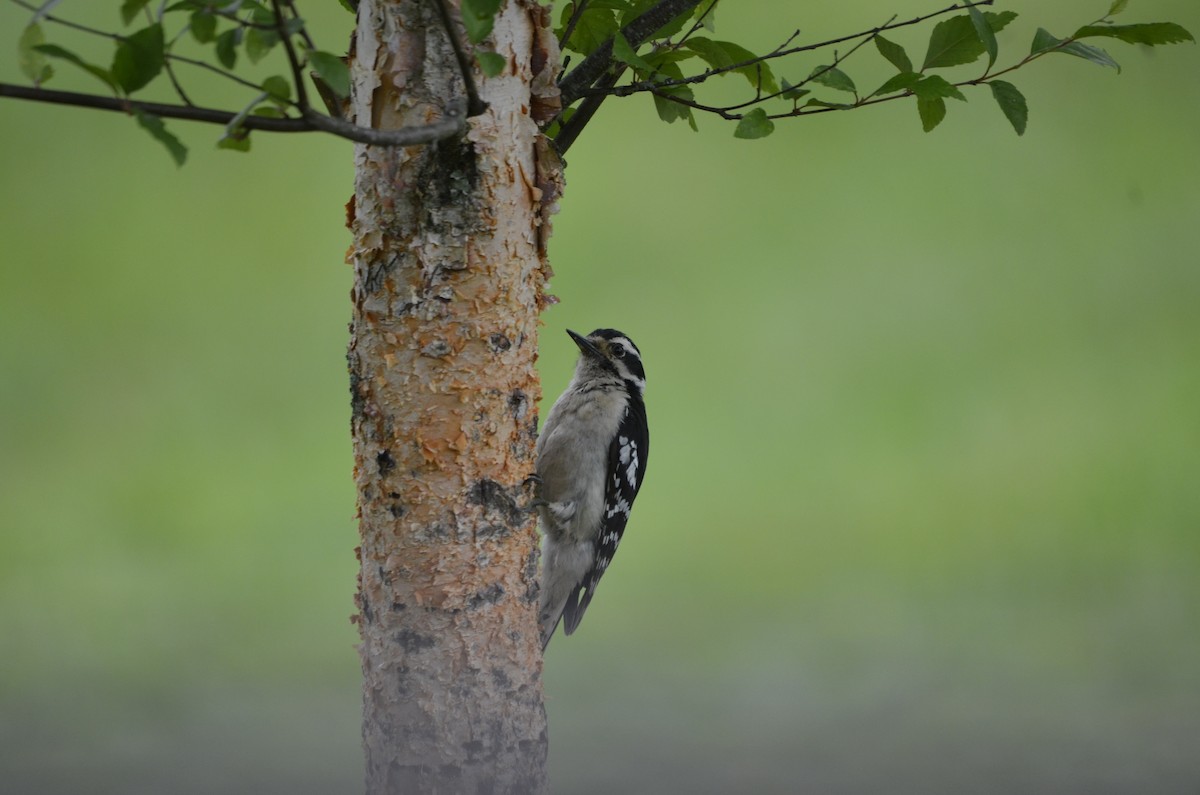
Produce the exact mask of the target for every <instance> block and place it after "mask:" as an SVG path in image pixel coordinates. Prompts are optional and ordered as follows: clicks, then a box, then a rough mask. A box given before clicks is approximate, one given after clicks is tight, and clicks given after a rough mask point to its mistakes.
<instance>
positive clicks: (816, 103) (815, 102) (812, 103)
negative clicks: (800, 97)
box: [804, 99, 854, 108]
mask: <svg viewBox="0 0 1200 795" xmlns="http://www.w3.org/2000/svg"><path fill="white" fill-rule="evenodd" d="M804 107H806V108H853V107H854V106H853V105H851V104H850V103H848V102H826V101H825V100H823V99H810V100H809V101H808V102H805V103H804Z"/></svg>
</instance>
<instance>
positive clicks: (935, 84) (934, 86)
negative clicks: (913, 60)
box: [912, 75, 967, 102]
mask: <svg viewBox="0 0 1200 795" xmlns="http://www.w3.org/2000/svg"><path fill="white" fill-rule="evenodd" d="M912 92H913V93H914V94H916V95H917V97H918V98H919V99H947V98H950V97H953V98H954V99H958V100H962V101H963V102H966V101H967V98H966V97H964V96H963V93H962V92H961V91H959V90H958V86H956V85H954V84H953V83H950V82H949V81H947V80H946V79H945V78H944V77H942V76H941V75H929V76H928V77H923V78H921V79H920V80H918V81H917V82H916V83H915V84H913V87H912Z"/></svg>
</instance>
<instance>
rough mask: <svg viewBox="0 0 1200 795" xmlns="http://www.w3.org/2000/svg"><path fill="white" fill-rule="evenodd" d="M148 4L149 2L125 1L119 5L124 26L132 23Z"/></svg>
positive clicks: (148, 0) (145, 0) (139, 0)
mask: <svg viewBox="0 0 1200 795" xmlns="http://www.w3.org/2000/svg"><path fill="white" fill-rule="evenodd" d="M149 2H150V0H125V2H123V3H121V21H122V22H124V23H125V24H126V25H128V24H129V23H130V22H133V20H135V19H137V15H138V14H140V13H141V12H142V9H143V8H145V7H146V5H147V4H148V3H149Z"/></svg>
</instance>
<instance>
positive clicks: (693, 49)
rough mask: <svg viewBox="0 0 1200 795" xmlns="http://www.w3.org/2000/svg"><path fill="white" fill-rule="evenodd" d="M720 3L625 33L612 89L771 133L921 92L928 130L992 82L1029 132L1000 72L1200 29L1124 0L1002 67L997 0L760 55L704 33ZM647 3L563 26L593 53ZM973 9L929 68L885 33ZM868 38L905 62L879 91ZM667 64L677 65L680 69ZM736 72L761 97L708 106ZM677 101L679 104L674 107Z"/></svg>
mask: <svg viewBox="0 0 1200 795" xmlns="http://www.w3.org/2000/svg"><path fill="white" fill-rule="evenodd" d="M716 2H717V0H704V2H701V3H699V4H697V5H695V6H694V8H692V9H691V10H690V11H688V12H687V13H684V14H681V15H679V16H678V17H677V18H675V19H674V20H672V22H671V23H669V24H668V25H666V26H664V27H663V28H662V29H661V30H659V31H657V32H656V33H654V34H653V35H652V36H650V37H649V38H648V39H647V40H646V41H645V42H643V43H642V45H641V47H639V48H630V47H629V46H628V42H625V41H624V40H622V47H621V49H620V52H619V53H618V52H617V49H616V48H614V57H615V58H616V59H617V61H619V62H620V63H621V64H623V65H624V67H628V69H629V70H630V71H631V72H632V78H631V79H630V80H629V81H628V82H626V83H625V84H623V85H614V86H613V87H612V88H610V89H606V93H609V94H611V95H615V96H629V95H631V94H636V93H650V94H651V95H652V96H653V97H654V100H655V106H656V109H657V111H658V115H659V117H660V118H662V119H663V120H665V121H668V122H673V121H676V120H679V119H685V120H687V121H688V122H689V124H690V125H691V126H692V127H693V129H695V128H696V124H695V118H694V114H695V113H696V112H706V113H710V114H713V115H716V116H719V117H721V118H723V119H728V120H732V121H736V122H737V126H736V128H735V130H734V135H735V137H738V138H762V137H764V136H766V135H769V134H770V133H771V132H772V131H773V130H774V125H773V124H768V122H770V121H771V120H777V119H781V118H789V117H795V116H804V115H809V114H812V113H824V112H828V111H832V110H850V109H853V108H858V107H862V106H865V105H873V104H876V103H879V102H886V101H892V100H896V99H902V98H906V97H913V98H915V99H916V106H917V112H918V115H919V117H920V120H921V125H922V127H923V128H924V129H925V131H926V132H928V131H931V130H933V129H934V128H936V127H937V126H938V125H939V124H941V122H942V121H943V120H944V119H945V117H946V103H945V100H946V99H947V98H953V99H957V100H960V101H966V99H967V96H966V95H965V94H964V93H963V92H962V91H960V90H959V89H961V88H962V87H965V86H984V85H986V86H989V87H990V88H991V94H992V96H993V98H994V99H995V100H996V102H997V104H998V105H999V107H1000V110H1001V111H1002V112H1003V113H1004V115H1005V117H1006V118H1007V119H1008V120H1009V122H1010V123H1012V125H1013V128H1014V129H1015V130H1016V131H1017V133H1018V134H1022V133H1024V131H1025V126H1026V121H1027V119H1028V109H1027V107H1026V102H1025V98H1024V97H1023V96H1022V94H1021V92H1020V91H1019V90H1018V89H1017V87H1016V86H1014V85H1013V84H1012V83H1010V82H1008V81H1004V80H998V78H999V77H1000V76H1001V75H1005V74H1008V73H1009V72H1013V71H1015V70H1017V69H1019V68H1021V67H1023V66H1025V65H1027V64H1029V63H1030V62H1032V61H1034V60H1037V59H1038V58H1040V57H1042V56H1044V55H1048V54H1050V53H1064V54H1067V55H1074V56H1076V57H1080V58H1084V59H1086V60H1088V61H1091V62H1092V63H1095V64H1099V65H1101V66H1110V67H1113V68H1117V69H1118V70H1119V66H1118V65H1117V62H1116V61H1115V60H1114V59H1113V58H1112V56H1111V55H1109V54H1108V53H1107V52H1105V51H1104V50H1102V49H1100V48H1099V47H1095V46H1092V45H1090V44H1085V43H1083V42H1082V41H1081V39H1087V38H1097V37H1105V38H1113V39H1117V40H1119V41H1123V42H1127V43H1135V44H1142V45H1146V46H1155V45H1160V44H1175V43H1179V42H1185V41H1194V39H1193V37H1192V34H1191V33H1189V32H1188V31H1187V30H1185V29H1184V28H1183V27H1181V26H1179V25H1176V24H1174V23H1170V22H1154V23H1143V24H1131V25H1116V24H1114V23H1113V19H1112V18H1113V17H1114V16H1115V15H1117V14H1119V13H1121V12H1122V11H1124V10H1125V7H1126V6H1127V4H1128V3H1127V1H1126V0H1117V1H1116V2H1113V3H1112V4H1111V5H1110V7H1109V9H1108V12H1107V13H1106V14H1105V15H1104V16H1103V17H1101V18H1100V19H1098V20H1096V21H1095V22H1092V23H1090V24H1087V25H1084V26H1082V27H1080V28H1078V29H1077V30H1076V31H1075V32H1074V33H1073V34H1071V35H1070V36H1068V37H1066V38H1062V39H1060V38H1057V37H1055V36H1053V35H1051V34H1050V33H1048V32H1047V31H1045V30H1044V29H1042V28H1038V30H1037V32H1036V33H1035V34H1034V37H1033V44H1032V46H1031V48H1030V52H1029V54H1028V55H1025V56H1024V57H1022V58H1021V59H1020V60H1018V61H1016V62H1015V63H1013V64H1012V65H1011V66H1008V67H1005V68H1003V69H1000V70H996V69H995V67H996V61H997V59H998V58H999V54H1000V45H999V41H998V39H997V36H996V34H997V33H1000V32H1001V31H1003V30H1004V29H1005V28H1007V27H1008V26H1009V24H1010V23H1012V22H1013V21H1014V20H1015V19H1016V18H1017V14H1016V13H1015V12H1013V11H1003V12H992V11H981V10H980V9H979V8H978V6H981V5H990V4H991V3H990V0H989V2H980V3H974V4H968V5H954V6H950V7H949V8H946V9H943V10H942V11H939V12H934V13H932V14H927V15H925V16H923V17H918V18H916V19H913V20H908V21H904V22H896V19H895V17H892V19H890V20H888V21H887V22H886V23H885V24H883V25H881V26H879V27H877V28H874V29H872V30H868V31H864V32H862V33H860V34H857V35H853V36H843V37H840V38H838V39H833V40H830V41H825V42H819V43H816V44H808V45H802V46H793V44H792V42H793V41H794V39H795V38H796V34H793V35H792V36H791V37H789V38H788V39H787V40H786V41H784V42H783V43H782V44H780V45H779V46H778V47H776V48H775V49H774V50H772V51H770V52H768V53H766V54H764V55H755V54H753V53H751V52H750V51H749V50H747V49H746V48H745V47H742V46H741V45H738V44H735V43H733V42H727V41H720V40H714V39H710V38H708V37H701V36H696V35H694V34H696V32H697V31H698V30H699V29H700V28H701V27H702V26H703V27H705V28H707V29H708V30H710V31H711V30H712V29H713V28H714V25H713V14H712V12H713V10H714V7H715V5H716ZM645 6H646V3H645V2H639V0H604V2H597V3H592V2H580V3H579V4H578V7H576V4H575V3H568V4H567V5H566V6H565V7H564V9H563V13H562V18H561V20H560V22H561V25H560V28H559V35H560V36H562V37H564V39H565V41H564V47H565V48H566V49H567V50H570V51H573V52H576V53H579V54H581V55H584V56H590V55H592V54H593V53H595V52H597V51H598V49H599V48H600V47H601V45H602V43H603V38H604V37H605V36H609V35H612V34H613V32H615V31H617V30H619V29H620V27H621V25H623V24H625V21H626V20H628V19H629V17H630V16H631V15H634V14H636V13H637V12H638V11H639V10H640V9H642V8H644V7H645ZM964 8H965V10H966V12H967V13H965V14H958V15H955V16H947V17H945V18H943V19H941V20H940V21H939V22H938V23H937V24H935V25H934V26H933V29H932V30H931V31H930V33H929V37H928V42H927V44H926V47H925V57H924V59H923V60H922V62H921V67H920V69H917V68H916V67H915V66H914V65H913V61H912V59H911V58H910V56H909V54H908V52H907V51H906V49H905V48H904V47H903V46H902V45H901V44H899V43H897V42H896V41H894V40H892V39H891V38H888V37H885V36H884V35H882V33H883V32H884V31H891V30H894V29H897V28H902V27H907V26H910V25H915V24H917V23H921V22H924V21H926V20H928V19H931V18H933V17H936V16H943V15H946V14H949V13H951V12H953V11H958V10H963V9H964ZM572 22H574V25H573V26H572V24H571V23H572ZM617 35H619V34H617ZM848 41H853V42H854V43H853V45H852V46H851V47H850V48H849V49H848V50H847V51H845V52H844V53H839V52H838V51H837V50H836V49H833V48H834V47H835V46H836V45H838V44H842V43H844V42H848ZM867 42H874V44H875V48H876V49H877V50H878V52H879V54H880V55H881V56H882V57H883V58H884V59H885V60H886V61H887V62H888V63H890V64H891V65H892V66H893V67H894V68H895V69H896V70H897V74H895V75H893V76H892V77H891V78H889V79H888V80H887V81H885V82H884V83H883V85H881V86H880V87H879V88H877V89H876V90H874V91H872V92H869V93H865V94H864V93H861V92H859V90H858V88H857V85H856V83H855V81H854V80H853V79H852V78H851V76H850V75H849V74H848V73H847V72H846V71H845V70H844V69H843V67H842V65H843V63H844V62H845V61H846V60H847V59H848V58H849V57H850V56H852V55H853V54H855V53H856V52H857V51H858V50H859V48H860V47H862V45H864V44H866V43H867ZM825 49H833V53H834V57H833V59H832V62H826V63H824V64H821V65H818V66H816V67H815V68H810V69H809V70H808V72H807V77H804V78H803V79H801V80H799V81H798V82H796V83H790V82H788V81H787V80H786V79H785V80H782V81H781V82H780V83H778V84H777V82H776V77H775V71H779V70H781V69H782V67H781V66H779V63H780V62H781V59H783V58H785V57H788V56H794V55H799V54H806V53H810V52H815V51H818V50H825ZM985 54H986V56H987V66H986V67H985V68H984V70H983V72H982V73H981V74H979V75H977V76H974V77H970V78H967V79H958V80H953V81H951V80H948V79H946V78H945V77H942V76H939V75H937V74H932V73H931V72H932V71H933V70H943V69H950V68H953V67H960V66H966V65H969V64H973V63H975V62H977V61H978V60H979V59H980V58H982V57H983V56H984V55H985ZM773 63H774V64H776V66H775V67H774V69H773V68H772V64H773ZM665 65H669V67H670V68H669V69H668V68H667V67H666V66H665ZM687 66H693V71H692V72H691V73H690V74H688V73H687V69H686V67H687ZM788 68H789V69H790V68H791V67H790V66H789V67H788ZM728 74H741V75H743V76H744V77H746V79H747V80H749V82H750V86H751V88H752V89H753V91H754V94H753V96H752V97H750V98H748V99H747V100H745V101H742V102H735V103H727V104H704V103H701V102H699V101H697V100H696V97H695V92H694V89H693V86H696V85H699V84H701V83H703V82H705V81H706V80H708V79H709V78H711V77H718V76H724V75H728ZM780 86H782V88H781V87H780ZM818 88H826V89H832V90H834V91H837V92H842V93H848V94H851V95H852V96H853V101H846V100H843V99H837V98H836V95H835V96H829V97H819V96H809V95H810V94H811V92H812V91H814V90H816V89H818ZM568 99H570V98H569V97H568ZM802 99H803V102H801V100H802ZM671 105H674V106H676V107H675V108H673V109H672V108H671V107H670V106H671Z"/></svg>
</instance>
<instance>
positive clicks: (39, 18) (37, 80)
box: [0, 0, 504, 164]
mask: <svg viewBox="0 0 1200 795" xmlns="http://www.w3.org/2000/svg"><path fill="white" fill-rule="evenodd" d="M10 2H12V3H14V4H15V5H17V6H20V7H21V8H24V9H26V10H27V11H30V12H32V17H31V19H30V22H29V24H28V25H26V27H25V29H24V30H23V31H22V33H21V36H20V38H19V40H18V44H17V50H18V57H19V60H20V65H21V70H22V72H23V73H24V74H25V76H26V77H27V78H28V79H29V80H30V82H31V83H32V85H31V86H19V85H11V84H7V83H0V97H8V98H14V99H26V100H32V101H37V102H49V103H55V104H66V105H74V106H78V107H87V108H95V109H100V110H112V111H118V112H122V113H126V114H129V115H131V116H134V118H135V119H136V120H137V121H138V123H139V125H141V126H142V127H143V128H144V129H146V130H147V131H148V132H150V134H151V135H153V136H154V137H155V138H156V139H157V140H159V141H160V142H161V143H162V144H163V145H164V146H166V147H167V150H168V151H169V152H170V154H171V156H172V157H173V158H174V159H175V161H176V162H177V163H179V164H182V163H183V162H184V159H185V158H186V155H187V150H186V148H185V147H184V146H183V144H182V143H181V142H180V141H179V139H178V138H176V137H175V136H174V135H173V134H172V133H170V132H169V131H168V130H167V127H166V125H165V124H164V123H163V120H164V119H186V120H190V121H199V122H207V123H213V124H220V125H223V126H224V127H225V134H224V135H223V136H222V138H221V139H220V141H218V146H220V147H222V148H228V149H237V150H242V151H245V150H248V149H249V146H250V139H249V133H250V132H251V131H253V130H264V131H270V132H311V131H322V132H327V133H330V134H333V135H337V136H339V137H342V138H347V139H349V140H352V141H356V142H359V143H367V144H374V145H379V146H412V145H416V144H424V143H430V142H432V141H437V140H440V139H443V138H448V137H452V136H455V135H459V134H461V133H462V132H463V131H464V130H465V129H466V119H467V118H468V117H469V116H472V115H477V114H479V113H482V112H483V111H484V109H486V105H485V104H484V103H483V102H482V100H481V99H480V97H479V93H478V90H477V88H476V82H475V79H474V76H473V70H474V66H473V64H472V63H471V60H470V58H469V56H468V53H467V48H465V47H464V45H463V43H462V40H461V34H460V32H459V30H460V28H462V29H465V31H466V33H467V37H468V38H469V40H470V41H471V42H472V43H473V44H478V43H479V42H481V41H482V40H483V39H484V38H485V37H486V36H487V35H488V34H489V33H490V32H491V28H492V23H493V18H494V16H495V14H496V12H497V10H498V9H499V6H500V2H501V0H464V2H463V4H462V5H463V13H462V19H461V20H460V21H457V22H456V20H455V19H454V17H453V15H452V14H451V10H450V7H449V4H448V2H447V0H433V2H434V3H435V5H437V7H438V11H439V14H440V15H441V18H442V21H443V23H444V27H445V31H446V34H447V36H448V37H449V40H450V43H451V45H452V46H453V48H454V51H455V53H456V55H457V58H458V63H459V67H460V70H461V77H462V82H463V88H464V93H465V95H466V98H465V100H464V101H462V102H451V103H449V105H448V106H447V107H446V108H444V109H443V111H442V114H441V119H440V120H437V121H434V122H432V123H429V124H423V125H419V126H413V127H405V128H402V129H398V130H379V129H373V128H368V127H362V126H359V125H357V124H354V123H352V122H350V121H347V120H346V119H345V118H344V117H343V116H344V113H343V105H344V102H345V101H346V99H347V98H348V97H349V94H350V71H349V67H348V65H347V63H346V60H345V59H344V58H342V57H340V56H337V55H334V54H333V53H330V52H327V51H324V50H321V49H318V48H317V46H316V44H315V43H314V41H313V38H312V36H311V34H310V33H309V31H308V28H307V26H306V24H305V21H304V19H303V17H302V16H301V15H300V13H299V11H298V10H297V4H296V2H295V0H265V3H266V4H264V2H259V0H222V1H221V2H214V0H177V1H176V2H173V3H168V2H162V3H160V4H158V8H157V10H156V11H153V12H152V10H151V7H150V6H151V3H150V0H121V3H120V15H121V20H122V22H123V24H124V25H125V26H126V27H127V28H128V27H130V26H132V25H133V24H134V23H135V22H137V21H138V20H143V21H144V23H145V24H144V26H143V27H140V28H139V29H137V30H135V31H133V32H132V33H118V32H112V31H106V30H99V29H96V28H93V27H89V26H87V25H82V24H79V23H77V22H74V21H71V20H69V19H65V18H62V17H59V16H55V15H53V14H51V13H50V10H51V8H52V7H53V6H54V5H55V4H56V3H55V2H53V0H51V2H43V3H41V4H40V5H35V4H34V3H32V2H30V1H29V0H10ZM343 5H344V6H346V8H347V9H348V10H353V8H352V6H351V5H350V4H348V3H346V2H343ZM43 24H48V25H52V26H55V27H56V28H61V29H64V30H69V31H72V32H75V33H81V34H84V35H86V36H90V37H93V38H97V37H98V38H104V39H107V40H109V41H111V42H112V43H113V46H114V52H113V58H112V62H111V65H109V66H107V67H106V66H103V65H100V64H96V63H91V62H89V61H87V60H85V59H84V58H82V57H80V56H79V55H77V54H76V53H75V52H74V51H73V50H70V49H67V48H66V47H63V46H61V45H59V44H52V43H48V42H47V41H46V36H45V33H44V31H43ZM168 29H169V30H168ZM188 37H190V38H191V39H192V40H194V41H195V42H196V43H198V44H200V45H202V46H206V47H211V57H212V58H213V60H214V61H215V63H210V62H208V61H206V60H202V59H197V58H191V57H187V56H184V55H181V54H179V53H177V52H175V51H174V48H175V46H176V45H177V44H178V42H180V41H181V40H182V39H184V38H188ZM276 51H282V52H283V57H284V59H285V61H286V64H287V73H286V76H285V75H284V74H277V75H272V76H271V77H268V78H266V79H265V80H263V81H262V82H254V81H251V80H247V79H245V78H243V77H242V76H240V75H239V74H237V73H236V72H235V71H234V70H235V68H236V67H237V64H238V61H239V60H240V59H243V58H244V59H245V60H247V61H249V62H251V63H258V62H259V61H262V60H264V59H265V58H267V57H269V56H270V55H271V54H272V53H273V52H276ZM475 55H476V57H477V59H478V62H479V68H480V70H481V71H482V72H483V73H484V74H487V75H495V74H498V73H499V72H500V70H501V69H502V68H503V64H504V59H503V58H501V57H500V56H498V55H496V54H495V53H489V52H485V51H480V52H476V53H475ZM54 62H59V63H66V64H68V65H70V66H72V67H74V68H77V69H80V70H82V71H84V72H86V73H87V74H90V75H91V76H92V77H95V78H97V79H98V80H100V81H101V82H102V83H103V84H104V86H105V88H106V89H107V91H108V94H87V93H79V92H71V91H54V90H50V89H47V88H45V87H44V84H45V83H46V82H47V81H48V80H50V79H51V78H52V77H53V76H54V73H55V71H54ZM177 66H180V67H189V68H196V69H202V70H205V71H207V72H210V73H212V74H215V75H217V76H219V77H220V78H222V79H224V80H227V81H229V82H232V83H234V84H236V85H238V86H240V87H242V88H245V89H249V90H250V91H251V92H252V93H251V98H250V100H249V102H248V103H247V104H246V105H245V106H244V107H243V108H242V109H241V110H225V109H216V108H207V107H202V106H199V105H197V104H196V103H195V102H193V101H192V99H191V98H190V96H189V94H188V92H187V91H186V90H185V88H184V85H183V81H182V79H181V77H180V76H179V75H178V74H177V73H176V67H177ZM164 73H165V74H166V75H167V77H168V79H169V81H170V83H171V86H172V88H173V90H174V92H175V95H176V96H177V97H178V98H179V103H178V104H172V103H164V102H149V101H145V100H142V99H140V98H138V97H135V94H137V93H138V92H140V91H142V90H143V89H144V88H146V86H148V85H150V84H151V83H152V82H153V81H154V80H155V79H156V78H158V77H159V75H160V74H164ZM306 73H307V74H306ZM309 80H311V81H312V84H313V86H314V87H315V88H316V89H317V93H318V94H319V95H320V97H321V99H322V101H323V103H324V105H325V107H326V109H327V110H328V114H326V113H322V112H320V111H318V110H316V109H315V108H314V107H313V106H312V105H311V104H310V102H309V98H308V90H307V81H309ZM464 111H465V112H464Z"/></svg>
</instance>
